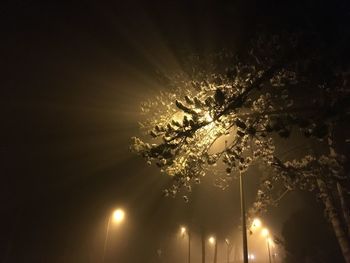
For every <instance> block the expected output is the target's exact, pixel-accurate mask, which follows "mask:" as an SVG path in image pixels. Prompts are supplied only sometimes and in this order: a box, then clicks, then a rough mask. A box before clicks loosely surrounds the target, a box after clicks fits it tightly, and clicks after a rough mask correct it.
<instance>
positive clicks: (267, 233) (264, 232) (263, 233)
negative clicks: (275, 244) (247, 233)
mask: <svg viewBox="0 0 350 263" xmlns="http://www.w3.org/2000/svg"><path fill="white" fill-rule="evenodd" d="M261 234H262V236H263V237H264V238H265V239H266V244H267V253H268V255H269V263H271V251H270V243H271V242H272V239H271V238H270V237H269V236H270V233H269V230H268V229H267V228H264V229H263V230H262V231H261Z"/></svg>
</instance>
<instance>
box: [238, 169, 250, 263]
mask: <svg viewBox="0 0 350 263" xmlns="http://www.w3.org/2000/svg"><path fill="white" fill-rule="evenodd" d="M239 193H240V200H241V217H242V239H243V262H244V263H248V241H247V226H246V217H245V200H244V183H243V175H242V173H241V172H239Z"/></svg>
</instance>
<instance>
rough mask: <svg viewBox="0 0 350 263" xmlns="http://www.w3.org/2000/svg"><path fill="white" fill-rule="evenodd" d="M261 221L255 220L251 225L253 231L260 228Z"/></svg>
mask: <svg viewBox="0 0 350 263" xmlns="http://www.w3.org/2000/svg"><path fill="white" fill-rule="evenodd" d="M261 225H262V224H261V220H260V219H259V218H255V219H254V220H253V223H252V228H253V229H259V228H260V227H261Z"/></svg>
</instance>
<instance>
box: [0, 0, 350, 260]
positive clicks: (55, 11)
mask: <svg viewBox="0 0 350 263" xmlns="http://www.w3.org/2000/svg"><path fill="white" fill-rule="evenodd" d="M47 2H50V3H39V1H30V0H28V1H19V0H18V1H8V2H7V3H5V4H2V7H1V10H0V16H1V43H0V47H1V51H0V52H1V58H0V66H1V96H0V103H1V104H0V107H1V109H0V110H1V115H0V116H1V124H2V125H1V132H0V135H1V137H0V138H1V143H0V159H1V160H0V164H1V171H0V174H1V184H0V187H1V188H0V202H1V210H0V218H1V221H2V222H1V225H0V229H1V231H0V233H1V234H0V257H1V260H2V261H1V262H74V263H77V262H99V260H100V258H101V253H102V252H101V251H102V248H103V240H104V234H105V224H106V218H107V216H108V211H110V209H112V208H113V207H117V206H123V207H124V208H125V209H126V211H127V213H128V214H127V224H126V225H125V227H124V228H123V230H122V231H120V233H118V235H120V236H119V239H116V240H114V241H113V240H112V241H111V242H110V243H111V244H110V246H111V249H110V251H109V253H110V255H109V257H110V259H116V258H117V259H118V260H117V261H114V262H125V263H128V262H155V261H154V255H155V251H156V249H157V248H158V247H161V246H163V247H164V249H166V246H168V244H169V242H170V241H169V242H168V243H166V241H164V240H168V239H171V235H174V233H175V232H176V231H177V227H178V225H179V224H180V223H181V222H184V223H186V222H190V221H194V222H197V224H199V223H198V222H199V221H200V224H203V225H205V227H206V228H207V229H208V232H209V231H212V232H213V231H216V232H218V233H221V235H224V234H223V233H228V232H233V231H234V230H237V224H238V222H239V216H238V207H239V206H238V193H237V191H236V190H237V185H236V183H234V184H233V186H232V187H231V189H230V190H229V191H227V192H222V191H221V190H219V189H215V188H213V187H211V186H210V181H208V182H206V183H205V184H204V185H203V188H202V190H200V191H199V190H196V191H195V192H196V195H197V196H196V197H195V198H194V200H193V202H191V203H190V204H185V203H184V202H183V201H182V199H181V197H179V198H178V199H175V200H173V199H165V198H162V197H161V190H162V188H163V187H164V186H165V185H167V184H168V183H169V178H162V177H161V176H160V175H159V174H158V170H157V169H154V168H150V167H147V166H146V164H145V163H144V162H143V160H140V159H139V158H137V157H136V156H134V155H133V154H131V153H130V151H129V148H128V147H129V138H130V137H131V136H134V135H135V134H137V132H138V130H137V127H138V126H137V121H138V118H139V115H138V113H139V112H138V105H139V103H140V102H141V101H142V100H144V99H148V98H149V96H151V95H152V94H154V93H155V92H156V91H157V90H159V89H160V88H161V87H160V86H159V83H157V81H156V77H155V72H156V71H160V72H166V71H171V70H174V69H175V70H178V69H181V63H180V61H181V60H182V59H183V57H184V56H186V55H188V54H191V53H200V54H207V53H210V52H213V51H216V50H220V49H222V48H231V49H233V50H234V49H239V48H241V47H242V46H244V45H245V44H246V43H247V41H248V40H249V38H250V37H251V36H252V35H254V33H256V30H257V27H258V25H259V24H264V25H265V26H267V28H269V29H270V30H271V31H275V30H277V31H278V30H279V29H280V28H282V27H285V28H297V27H300V28H303V27H305V28H306V27H310V25H312V26H313V27H314V28H316V29H318V30H321V31H322V30H325V32H328V33H329V32H333V28H332V27H333V26H334V25H335V24H337V23H342V22H343V21H344V18H345V17H346V16H348V15H349V13H348V12H347V10H348V9H346V8H345V7H346V6H345V5H343V3H342V2H341V1H338V2H331V1H328V2H324V3H319V1H279V2H283V3H279V4H277V3H273V2H272V1H268V2H266V3H265V4H261V3H260V4H258V3H257V2H262V1H256V2H255V1H229V0H226V1H159V2H155V1H144V2H141V1H111V2H103V1H82V2H84V3H76V2H74V3H63V2H59V1H57V2H56V3H54V2H52V1H47ZM125 2H126V3H125ZM328 33H327V34H328ZM251 181H252V182H251V184H254V183H253V182H254V180H253V179H252V180H251ZM253 196H254V195H253V191H252V192H251V193H250V192H248V202H251V200H252V198H253ZM289 198H291V200H293V201H292V202H293V203H294V204H295V209H296V208H297V207H298V206H300V204H301V201H300V200H301V199H300V197H299V196H294V197H293V196H292V197H289ZM291 209H292V210H293V207H292V208H291ZM281 211H282V210H281ZM281 211H277V210H276V211H275V212H272V215H273V213H276V214H275V215H278V216H279V218H278V219H276V217H275V219H274V220H272V219H271V218H272V216H270V219H271V221H270V222H271V224H275V225H276V226H280V225H281V224H282V223H283V220H284V218H283V212H281ZM268 218H269V217H268ZM218 225H220V227H217V226H218ZM276 228H277V229H278V227H276ZM136 252H137V253H136ZM140 258H142V260H141V261H137V260H140Z"/></svg>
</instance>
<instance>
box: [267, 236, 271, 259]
mask: <svg viewBox="0 0 350 263" xmlns="http://www.w3.org/2000/svg"><path fill="white" fill-rule="evenodd" d="M266 242H267V252H268V253H269V263H271V250H270V242H269V240H268V239H267V240H266Z"/></svg>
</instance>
